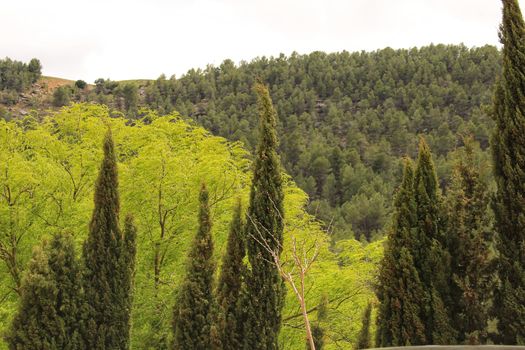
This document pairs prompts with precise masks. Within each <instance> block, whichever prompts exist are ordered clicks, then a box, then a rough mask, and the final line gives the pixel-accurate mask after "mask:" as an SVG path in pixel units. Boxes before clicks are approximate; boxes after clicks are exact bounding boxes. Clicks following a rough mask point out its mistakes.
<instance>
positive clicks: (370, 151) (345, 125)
mask: <svg viewBox="0 0 525 350" xmlns="http://www.w3.org/2000/svg"><path fill="white" fill-rule="evenodd" d="M499 71H500V54H499V52H498V50H497V49H496V48H495V47H492V46H484V47H480V48H466V47H464V46H445V45H431V46H428V47H422V48H419V49H416V48H414V49H409V50H404V49H403V50H393V49H389V48H387V49H384V50H379V51H375V52H354V53H349V52H341V53H330V54H328V53H324V52H313V53H311V54H308V55H299V54H296V53H294V54H292V55H291V56H289V57H287V56H284V55H281V56H279V57H271V58H265V57H263V58H257V59H254V60H253V61H250V62H242V63H241V64H239V65H235V64H234V63H233V62H232V61H230V60H226V61H224V62H223V63H222V64H221V65H220V66H218V67H213V66H209V67H207V68H206V69H204V70H199V69H197V70H190V71H189V72H187V73H186V74H185V75H183V76H182V77H179V78H176V77H171V78H170V79H167V78H166V77H165V76H164V75H163V76H161V77H160V78H158V79H157V80H156V81H152V82H149V83H145V82H137V84H136V85H133V84H132V83H129V82H128V83H120V84H119V83H117V82H114V81H110V80H104V79H100V80H98V81H97V87H96V89H95V90H94V91H91V92H90V95H89V99H90V100H94V101H98V102H102V103H109V104H111V105H113V106H115V107H117V108H120V109H121V110H123V111H126V112H127V113H128V115H136V114H137V113H138V107H139V106H141V105H142V106H144V105H145V106H148V107H149V108H153V109H156V110H158V111H159V113H161V114H162V113H169V112H170V111H172V110H177V111H179V112H180V113H181V114H182V115H185V116H190V117H191V118H192V119H193V120H195V121H196V122H197V123H199V124H200V125H202V126H203V127H204V128H206V129H207V130H210V131H211V132H212V133H213V134H215V135H220V136H223V137H226V138H228V139H230V140H241V141H243V142H244V143H245V144H246V145H247V147H248V148H249V149H253V148H254V146H255V140H256V139H257V112H256V109H255V107H254V106H255V105H254V102H255V101H254V96H253V94H252V93H251V92H250V89H251V86H252V85H253V83H254V81H255V79H256V78H260V79H261V80H262V81H264V82H266V83H267V84H269V87H270V92H271V96H272V99H273V101H274V105H275V107H276V110H277V113H278V115H279V116H280V119H279V124H278V133H279V137H280V140H281V143H280V150H281V154H282V162H283V165H284V166H285V168H286V170H287V172H288V173H289V174H291V175H292V177H293V178H294V180H295V181H296V182H297V184H298V185H299V186H300V187H301V188H302V189H304V190H305V191H306V192H307V193H308V195H309V196H310V199H311V202H310V204H309V211H310V213H314V214H316V215H317V216H318V217H319V218H321V219H322V220H323V221H324V222H325V223H327V225H328V226H330V229H331V231H333V232H334V238H335V239H340V238H348V237H352V236H353V235H355V236H356V237H357V238H361V237H364V238H366V239H367V240H370V239H371V238H372V237H373V236H377V233H378V232H382V231H383V229H384V228H385V225H386V224H387V223H388V222H389V220H388V218H389V215H390V213H391V203H392V193H393V190H394V188H395V186H396V184H397V183H398V182H399V180H400V175H401V165H400V162H399V159H400V157H402V156H404V155H410V156H414V155H415V152H416V148H417V137H416V136H417V135H420V134H423V135H426V138H427V141H428V143H429V145H430V146H431V148H432V150H433V151H434V153H435V154H436V157H437V160H436V161H437V171H438V175H439V177H440V180H441V182H442V184H441V185H442V187H444V185H445V184H446V183H448V182H449V181H450V174H451V168H452V162H451V159H450V158H451V156H450V152H451V151H453V150H454V149H455V148H456V147H457V146H458V145H461V143H462V141H461V139H462V137H463V136H465V135H473V136H474V138H475V140H476V141H478V142H479V144H480V146H481V149H482V150H485V149H486V148H487V147H488V144H489V130H490V127H491V121H490V118H489V117H488V116H487V112H486V110H485V108H484V106H486V105H489V104H490V103H491V99H492V87H493V85H494V82H495V79H496V76H497V74H498V72H499Z"/></svg>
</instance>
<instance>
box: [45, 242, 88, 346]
mask: <svg viewBox="0 0 525 350" xmlns="http://www.w3.org/2000/svg"><path fill="white" fill-rule="evenodd" d="M46 252H47V256H48V264H49V269H50V271H51V273H52V276H53V280H54V283H55V285H56V287H57V297H56V301H55V309H56V312H57V314H58V316H59V317H60V318H61V319H62V324H63V327H64V338H63V339H61V340H57V342H56V343H57V345H59V348H60V349H64V350H80V349H84V348H85V347H84V344H83V341H82V333H81V332H82V329H83V327H84V322H85V319H86V311H87V307H86V303H85V299H84V295H83V290H82V288H79V286H81V285H82V275H81V273H82V270H81V267H80V261H78V259H77V256H76V253H75V242H74V240H73V237H72V236H71V235H70V234H56V235H54V236H53V239H52V240H51V242H50V244H49V246H48V247H47V249H46Z"/></svg>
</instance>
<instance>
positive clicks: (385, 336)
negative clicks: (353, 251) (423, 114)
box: [376, 159, 426, 346]
mask: <svg viewBox="0 0 525 350" xmlns="http://www.w3.org/2000/svg"><path fill="white" fill-rule="evenodd" d="M413 188H414V172H413V169H412V165H411V162H410V160H408V159H407V160H406V161H405V166H404V171H403V181H402V183H401V186H400V187H399V189H398V192H397V194H396V196H395V201H394V222H393V225H392V229H391V231H390V232H389V234H388V240H387V243H386V247H385V253H384V257H383V260H382V261H381V265H380V268H379V286H378V289H377V292H376V294H377V297H378V299H379V301H380V305H379V310H378V319H377V334H376V336H377V340H376V343H377V345H378V346H405V345H421V344H425V341H426V338H425V326H424V322H423V320H421V318H420V317H421V315H422V309H421V307H420V305H421V301H422V300H423V297H424V288H423V285H422V283H421V281H420V278H419V274H418V271H417V269H416V267H415V265H414V259H413V256H412V251H413V249H414V248H415V238H414V234H415V226H416V220H417V217H416V202H415V197H414V190H413Z"/></svg>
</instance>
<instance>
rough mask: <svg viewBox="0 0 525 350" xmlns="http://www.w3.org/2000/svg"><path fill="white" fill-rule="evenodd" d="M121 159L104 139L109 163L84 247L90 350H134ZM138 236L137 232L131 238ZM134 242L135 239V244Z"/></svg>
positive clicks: (97, 189)
mask: <svg viewBox="0 0 525 350" xmlns="http://www.w3.org/2000/svg"><path fill="white" fill-rule="evenodd" d="M119 212H120V201H119V193H118V174H117V159H116V156H115V149H114V144H113V138H112V136H111V133H110V132H109V131H108V133H107V135H106V137H105V138H104V159H103V160H102V164H101V167H100V171H99V176H98V179H97V183H96V186H95V208H94V210H93V215H92V218H91V223H90V225H89V235H88V238H87V240H86V242H85V243H84V251H83V258H84V278H83V279H84V291H85V296H86V300H87V303H88V309H89V311H88V312H89V320H88V321H87V326H86V328H85V334H84V337H85V338H84V339H85V342H86V346H87V347H88V348H89V349H108V350H109V349H111V350H113V349H128V348H129V313H130V312H131V309H130V308H129V305H128V304H129V296H128V295H127V293H129V292H130V288H129V287H128V285H129V281H130V278H129V276H127V273H129V272H130V271H131V270H132V269H130V268H129V266H124V262H126V263H127V264H129V263H130V260H129V258H130V256H131V255H133V254H134V253H132V252H129V251H128V250H129V249H134V247H133V248H131V247H128V243H130V240H129V239H128V238H126V237H124V235H123V234H122V232H121V230H120V226H119ZM130 234H132V235H134V234H135V232H134V231H133V232H132V233H130ZM133 240H134V239H133Z"/></svg>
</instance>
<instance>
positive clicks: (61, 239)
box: [6, 234, 86, 350]
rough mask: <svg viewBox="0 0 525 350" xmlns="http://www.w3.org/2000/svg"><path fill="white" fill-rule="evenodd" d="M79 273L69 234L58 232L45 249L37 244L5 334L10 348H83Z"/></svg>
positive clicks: (82, 301) (79, 349) (65, 349)
mask: <svg viewBox="0 0 525 350" xmlns="http://www.w3.org/2000/svg"><path fill="white" fill-rule="evenodd" d="M80 273H81V270H80V264H79V262H78V260H77V258H76V255H75V248H74V242H73V239H72V237H71V236H70V235H69V234H64V235H62V234H56V235H54V236H53V238H52V240H51V242H50V244H48V245H45V247H44V249H42V248H40V247H38V248H35V251H34V253H33V258H32V260H31V262H30V264H29V270H28V273H27V275H26V278H25V280H24V284H23V289H22V290H23V293H22V296H21V304H20V309H19V311H18V313H17V315H16V316H15V318H14V321H13V324H12V328H11V331H10V333H8V335H7V337H6V338H7V340H8V343H9V348H10V349H29V350H30V349H61V350H81V349H84V344H83V342H82V338H81V334H80V331H81V329H82V326H83V319H84V317H85V311H86V310H85V307H84V299H83V296H82V290H81V289H80V288H79V285H80V282H81V275H80Z"/></svg>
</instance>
